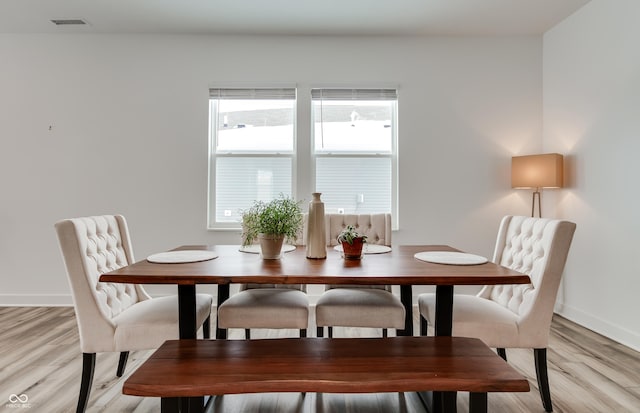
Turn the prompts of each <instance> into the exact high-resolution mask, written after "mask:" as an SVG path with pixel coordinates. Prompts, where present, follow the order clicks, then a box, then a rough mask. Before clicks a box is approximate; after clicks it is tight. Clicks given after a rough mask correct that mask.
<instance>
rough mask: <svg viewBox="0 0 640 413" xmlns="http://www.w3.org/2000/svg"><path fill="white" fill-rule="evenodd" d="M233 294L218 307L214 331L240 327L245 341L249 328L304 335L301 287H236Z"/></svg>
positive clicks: (305, 300)
mask: <svg viewBox="0 0 640 413" xmlns="http://www.w3.org/2000/svg"><path fill="white" fill-rule="evenodd" d="M302 222H304V225H303V226H302V228H300V231H299V233H298V236H297V244H296V245H297V246H303V245H304V241H303V240H304V239H305V236H306V231H307V229H306V228H307V219H306V214H303V220H302ZM239 287H240V288H239V291H238V293H237V294H234V295H233V296H231V297H229V299H227V300H226V301H225V302H223V303H222V304H220V307H219V308H218V328H219V329H228V328H242V329H244V331H245V338H247V339H250V338H251V329H252V328H269V329H288V328H290V329H297V330H300V337H306V336H307V327H308V324H309V299H308V297H307V294H306V293H307V286H306V285H303V284H283V285H280V284H240V286H239Z"/></svg>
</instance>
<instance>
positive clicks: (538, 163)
mask: <svg viewBox="0 0 640 413" xmlns="http://www.w3.org/2000/svg"><path fill="white" fill-rule="evenodd" d="M562 180H563V157H562V155H560V154H557V153H546V154H542V155H525V156H514V157H513V158H511V187H512V188H517V189H522V188H533V189H534V191H533V198H532V199H531V216H532V217H533V216H534V211H535V205H536V199H537V201H538V216H539V217H542V206H541V202H540V189H541V188H562V183H563V182H562Z"/></svg>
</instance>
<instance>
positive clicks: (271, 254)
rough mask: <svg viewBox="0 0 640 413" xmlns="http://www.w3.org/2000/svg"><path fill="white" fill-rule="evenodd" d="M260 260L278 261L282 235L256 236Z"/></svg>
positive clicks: (282, 239)
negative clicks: (260, 255)
mask: <svg viewBox="0 0 640 413" xmlns="http://www.w3.org/2000/svg"><path fill="white" fill-rule="evenodd" d="M258 240H259V241H260V250H261V251H262V258H263V259H265V260H279V259H280V256H281V255H282V243H283V242H284V235H273V234H258Z"/></svg>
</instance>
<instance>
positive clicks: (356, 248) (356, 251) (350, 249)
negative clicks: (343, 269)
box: [342, 237, 364, 260]
mask: <svg viewBox="0 0 640 413" xmlns="http://www.w3.org/2000/svg"><path fill="white" fill-rule="evenodd" d="M363 245H364V238H362V237H358V238H354V239H353V244H349V243H348V242H343V243H342V251H343V253H344V259H345V260H359V259H361V258H362V246H363Z"/></svg>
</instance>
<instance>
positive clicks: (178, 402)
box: [161, 284, 204, 413]
mask: <svg viewBox="0 0 640 413" xmlns="http://www.w3.org/2000/svg"><path fill="white" fill-rule="evenodd" d="M178 324H179V331H180V339H196V338H197V336H196V333H197V331H198V326H197V325H196V286H195V285H193V284H188V285H183V284H178ZM203 407H204V398H202V397H180V398H175V399H174V398H166V399H164V398H163V400H162V403H161V410H162V412H163V413H164V412H172V411H174V412H177V411H181V412H188V413H200V412H202V411H203Z"/></svg>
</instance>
